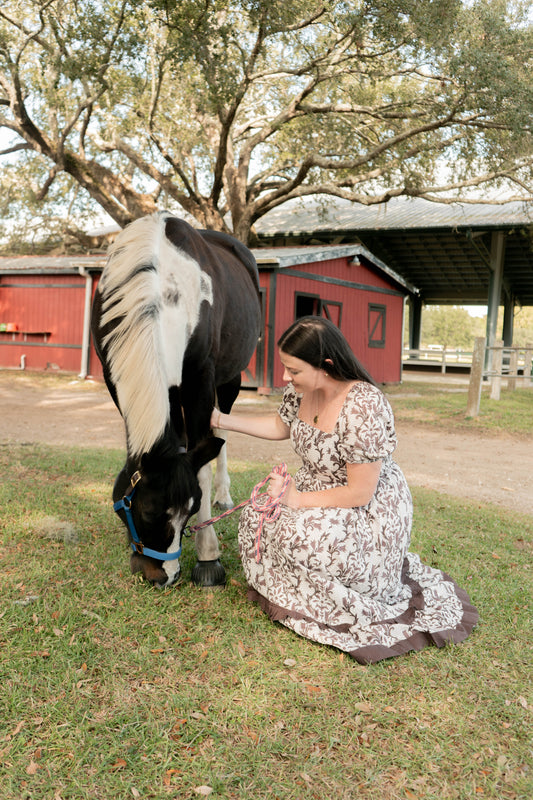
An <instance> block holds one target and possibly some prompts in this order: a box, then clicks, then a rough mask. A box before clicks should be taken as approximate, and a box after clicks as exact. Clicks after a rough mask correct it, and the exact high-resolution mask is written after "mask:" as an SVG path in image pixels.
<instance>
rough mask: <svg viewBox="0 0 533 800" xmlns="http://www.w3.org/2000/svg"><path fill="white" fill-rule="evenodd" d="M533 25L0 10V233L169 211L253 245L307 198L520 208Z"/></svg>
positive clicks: (402, 9)
mask: <svg viewBox="0 0 533 800" xmlns="http://www.w3.org/2000/svg"><path fill="white" fill-rule="evenodd" d="M529 10H530V4H529V2H524V3H521V2H519V1H518V0H517V1H516V2H506V0H467V1H466V2H461V0H395V2H392V0H373V1H372V0H368V2H366V1H365V0H322V1H321V0H269V2H267V3H266V2H261V0H180V2H176V0H150V1H149V2H145V3H138V2H137V0H3V2H2V4H1V5H0V166H1V167H2V171H1V176H0V186H1V189H2V192H1V197H0V208H1V211H2V215H1V219H2V220H3V221H4V223H5V222H6V220H9V219H10V218H11V219H12V220H16V224H15V227H14V228H13V227H12V228H11V230H12V231H15V232H16V231H18V230H22V228H23V227H24V222H25V221H26V222H27V223H28V224H30V223H31V222H32V220H35V224H36V225H37V226H39V227H40V228H41V229H42V227H43V226H44V225H46V226H48V228H49V229H53V227H54V224H55V225H56V227H57V228H58V229H61V230H62V231H63V232H64V231H65V230H66V229H67V228H69V227H70V228H72V227H73V226H74V225H75V224H78V225H79V226H80V227H81V228H84V227H85V228H86V227H87V223H90V220H91V217H94V214H95V211H96V210H99V209H103V210H104V211H105V212H107V214H109V215H110V216H111V217H112V218H113V220H115V221H116V222H117V223H118V224H119V225H121V226H123V225H125V224H127V223H128V222H130V221H132V220H133V219H135V218H136V217H138V216H141V215H143V214H146V213H151V212H152V211H154V210H156V209H157V208H163V207H165V208H169V209H171V210H174V211H176V212H178V213H179V212H180V210H181V211H185V212H187V213H188V214H190V215H192V217H194V218H195V219H196V220H197V222H198V223H199V224H200V225H201V226H203V227H209V228H214V229H217V230H226V231H230V232H233V233H234V234H235V235H236V236H237V237H238V238H239V239H241V240H242V241H244V242H250V241H251V240H252V239H253V225H254V223H255V222H256V221H257V220H258V219H260V218H261V217H262V216H263V215H264V214H266V213H267V212H268V211H270V210H272V209H274V208H276V207H278V206H280V205H281V204H283V203H285V202H287V201H288V200H290V199H293V198H303V197H307V196H310V195H319V196H322V197H324V198H327V197H332V196H333V197H341V198H345V199H349V200H352V201H354V202H357V203H364V204H373V203H383V202H386V201H387V200H388V199H390V198H391V197H395V196H400V195H405V196H418V197H424V198H426V199H430V200H438V201H441V202H452V201H457V200H458V199H461V200H463V201H469V200H471V199H473V197H472V191H473V190H474V189H475V190H476V197H475V200H476V202H479V201H480V200H481V201H487V202H488V201H489V195H488V191H489V189H490V190H491V191H494V189H495V188H496V187H498V186H500V185H505V187H506V190H507V199H515V200H516V199H518V198H526V199H530V200H531V199H533V190H532V177H533V146H532V122H533V86H532V83H531V72H532V68H533V26H532V24H531V20H530V18H528V13H529ZM480 192H481V196H480ZM484 192H485V193H484ZM500 202H501V200H500Z"/></svg>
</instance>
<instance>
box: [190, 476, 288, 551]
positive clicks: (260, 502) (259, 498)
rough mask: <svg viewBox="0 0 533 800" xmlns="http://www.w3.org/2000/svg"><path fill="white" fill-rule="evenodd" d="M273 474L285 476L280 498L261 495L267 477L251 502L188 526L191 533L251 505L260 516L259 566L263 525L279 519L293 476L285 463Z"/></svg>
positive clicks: (257, 536) (256, 546)
mask: <svg viewBox="0 0 533 800" xmlns="http://www.w3.org/2000/svg"><path fill="white" fill-rule="evenodd" d="M272 472H275V473H276V474H277V475H283V484H282V487H281V492H280V494H279V495H278V497H276V498H273V497H270V496H269V495H268V494H267V492H263V494H261V492H260V489H262V488H263V486H264V485H265V484H266V483H268V481H269V478H268V476H267V477H266V478H263V480H262V481H259V483H258V484H256V485H255V486H254V488H253V489H252V494H251V495H250V499H249V500H243V502H242V503H239V504H238V505H236V506H234V507H233V508H229V509H228V510H227V511H223V512H222V513H221V514H218V516H216V517H211V519H208V520H206V521H205V522H199V523H198V524H197V525H188V526H187V528H188V530H189V531H190V532H191V533H196V531H199V530H201V529H202V528H206V527H207V526H208V525H211V524H213V523H214V522H219V521H220V520H221V519H224V517H227V516H228V515H229V514H233V512H234V511H237V510H238V509H240V508H244V506H245V505H247V504H248V503H250V504H251V506H252V508H253V509H254V510H255V511H258V512H259V514H260V517H259V525H258V526H257V533H256V535H255V560H256V562H257V563H258V564H259V562H260V561H261V551H260V547H261V533H262V531H263V525H264V523H265V522H274V521H275V520H277V518H278V517H279V515H280V513H281V503H280V498H281V497H282V496H283V495H284V494H285V492H286V491H287V486H288V485H289V483H290V480H291V476H290V475H289V473H288V472H287V465H286V464H285V463H282V464H280V465H279V466H277V467H274V468H273V470H272Z"/></svg>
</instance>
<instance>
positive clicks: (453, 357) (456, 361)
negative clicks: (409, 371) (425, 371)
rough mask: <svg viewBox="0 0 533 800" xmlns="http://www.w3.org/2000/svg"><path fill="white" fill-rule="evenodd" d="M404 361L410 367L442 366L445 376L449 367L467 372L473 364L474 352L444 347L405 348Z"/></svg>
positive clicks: (441, 369)
mask: <svg viewBox="0 0 533 800" xmlns="http://www.w3.org/2000/svg"><path fill="white" fill-rule="evenodd" d="M402 361H403V364H404V366H409V367H417V366H419V367H429V366H440V371H441V372H442V374H443V375H444V374H445V373H446V368H447V367H453V366H455V367H456V366H461V367H465V371H467V370H468V367H469V366H470V364H471V363H472V350H461V349H459V348H454V349H453V350H452V349H449V348H448V349H445V348H444V347H438V348H437V347H426V348H420V349H418V350H408V349H407V348H404V350H403V356H402Z"/></svg>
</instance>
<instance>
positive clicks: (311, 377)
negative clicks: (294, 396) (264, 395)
mask: <svg viewBox="0 0 533 800" xmlns="http://www.w3.org/2000/svg"><path fill="white" fill-rule="evenodd" d="M279 357H280V361H281V363H282V364H283V367H284V372H283V380H284V381H287V382H288V383H292V385H293V386H294V389H295V390H296V391H297V392H298V393H303V392H312V391H314V390H315V389H319V388H320V386H321V384H322V379H323V377H324V372H323V370H321V369H317V368H316V367H312V366H311V364H308V363H307V361H302V359H301V358H295V357H294V356H290V355H288V353H284V352H283V350H280V351H279Z"/></svg>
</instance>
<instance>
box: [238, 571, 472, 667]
mask: <svg viewBox="0 0 533 800" xmlns="http://www.w3.org/2000/svg"><path fill="white" fill-rule="evenodd" d="M443 577H444V579H445V580H447V581H450V582H451V583H452V584H453V585H454V587H455V592H456V595H457V597H458V598H459V600H460V601H461V603H462V606H463V615H462V617H461V621H460V623H459V624H458V625H457V627H455V628H452V629H450V630H443V631H435V632H433V633H430V632H429V631H417V632H416V633H414V634H413V635H412V636H409V637H407V638H406V639H403V640H401V641H399V642H397V643H396V644H394V645H392V646H391V647H389V646H385V645H370V646H365V647H360V648H357V649H356V650H349V651H347V652H348V654H349V655H350V656H351V657H352V658H353V659H354V660H355V661H357V662H358V663H359V664H375V663H376V662H377V661H383V660H384V659H386V658H394V657H396V656H400V655H405V653H408V652H410V651H418V650H423V649H424V648H426V647H429V646H431V645H434V646H436V647H444V646H445V645H446V644H459V643H460V642H463V641H464V640H465V639H466V638H467V637H468V636H469V635H470V634H471V632H472V630H473V629H474V627H475V626H476V624H477V623H478V621H479V613H478V611H477V609H476V608H475V606H473V605H472V603H471V602H470V597H469V596H468V594H467V592H466V591H465V590H464V589H461V587H460V586H458V585H457V583H456V582H455V581H454V580H453V578H451V577H450V576H449V575H446V573H443ZM413 583H414V582H413ZM247 596H248V600H250V601H251V602H255V603H258V605H259V607H260V608H261V610H262V611H263V612H264V613H265V614H266V615H267V616H268V617H269V618H270V619H271V620H272V621H273V622H283V620H285V619H287V618H291V619H303V620H306V621H307V622H313V623H315V624H317V625H319V626H320V627H321V628H324V630H327V629H329V630H335V631H337V632H339V633H348V632H349V631H350V626H349V625H336V626H327V625H323V624H322V623H319V622H317V621H316V620H313V619H311V618H310V617H308V616H306V615H305V614H301V613H299V612H294V611H291V610H290V609H286V608H282V607H281V606H278V605H276V604H275V603H271V602H270V601H269V600H267V598H266V597H264V596H263V595H262V594H260V593H259V592H258V591H257V590H256V589H254V588H252V587H251V586H249V587H248V594H247ZM422 605H423V604H422ZM420 607H421V606H420V595H419V594H418V593H415V594H414V595H413V608H412V609H411V605H410V607H409V609H407V611H405V612H404V613H403V614H401V615H400V616H398V618H396V619H393V620H392V619H391V620H387V623H394V622H401V623H405V622H406V620H407V618H408V617H409V616H410V612H411V610H412V612H413V613H414V608H420Z"/></svg>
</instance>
